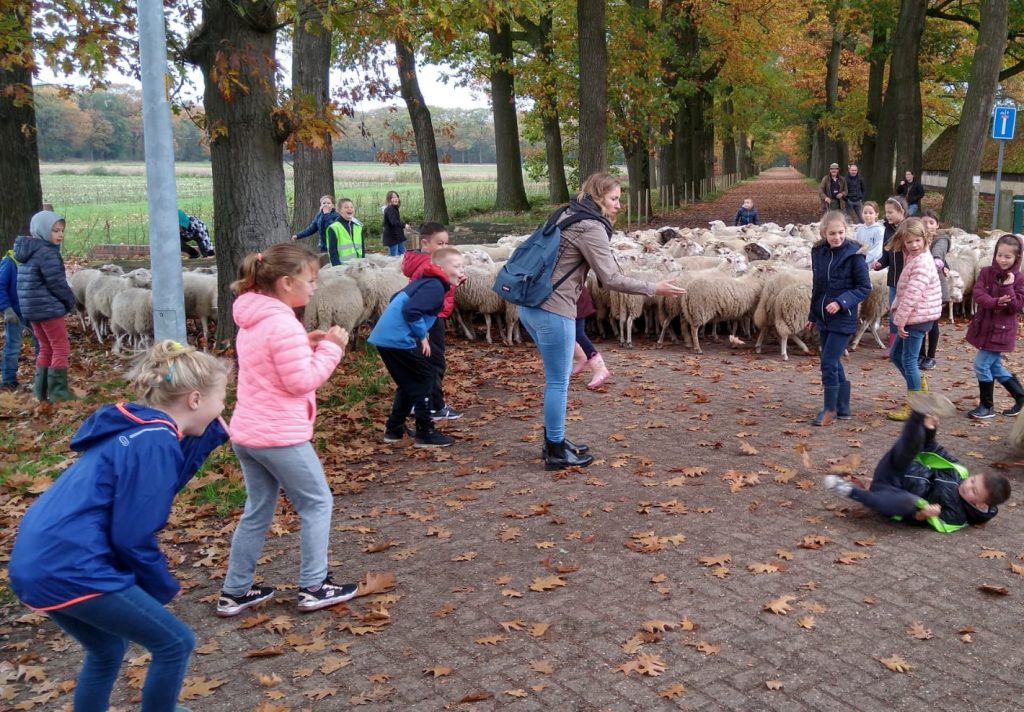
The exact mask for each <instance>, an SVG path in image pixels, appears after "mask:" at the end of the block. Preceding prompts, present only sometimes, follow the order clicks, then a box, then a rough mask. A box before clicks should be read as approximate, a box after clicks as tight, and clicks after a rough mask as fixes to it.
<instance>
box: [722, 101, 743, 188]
mask: <svg viewBox="0 0 1024 712" xmlns="http://www.w3.org/2000/svg"><path fill="white" fill-rule="evenodd" d="M730 91H731V90H730ZM722 114H723V115H724V116H725V117H726V122H725V123H726V127H727V128H726V129H725V130H723V133H724V134H725V135H724V136H723V137H722V173H739V172H740V167H739V163H738V160H737V156H736V135H735V130H734V129H733V124H732V122H733V116H734V112H733V106H732V99H725V100H724V101H722Z"/></svg>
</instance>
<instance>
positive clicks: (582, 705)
mask: <svg viewBox="0 0 1024 712" xmlns="http://www.w3.org/2000/svg"><path fill="white" fill-rule="evenodd" d="M779 180H782V179H779ZM762 181H763V182H764V184H775V179H774V178H773V177H772V176H767V175H763V176H762V177H761V178H759V179H758V181H756V182H755V183H754V184H752V185H751V186H747V187H746V188H747V190H744V189H740V190H739V192H740V193H753V192H754V191H753V188H754V187H756V186H757V185H759V184H761V183H762ZM785 182H786V184H787V185H790V186H793V187H794V189H795V187H796V186H797V185H798V183H797V182H796V181H794V180H792V179H788V178H787V179H785ZM769 192H770V191H769ZM801 193H802V195H801V196H797V197H793V199H792V205H793V207H792V208H791V209H792V211H793V212H791V213H789V215H792V216H794V217H795V216H796V214H797V213H796V211H797V209H798V207H797V206H798V203H799V202H800V200H803V199H804V198H803V196H806V194H807V191H806V190H802V191H801ZM754 194H758V193H754ZM782 197H783V196H781V195H776V198H778V200H776V202H775V205H779V204H780V201H781V199H782ZM798 197H799V198H800V200H798V199H797V198H798ZM723 200H724V199H723ZM786 201H787V202H788V201H789V199H788V198H787V199H786ZM735 202H736V201H735V200H728V205H730V206H732V205H733V204H734V203H735ZM723 205H724V204H723ZM812 206H813V203H812ZM773 209H775V208H773ZM709 214H710V213H703V214H702V217H708V215H709ZM766 218H769V216H766ZM788 219H792V218H787V220H788ZM805 219H806V218H805ZM673 224H679V223H673ZM964 333H965V325H964V324H962V323H958V324H957V325H955V326H950V325H945V324H944V326H943V340H942V343H941V347H940V350H939V366H938V368H937V369H936V370H934V371H931V372H930V373H929V380H930V382H931V385H932V388H933V389H936V390H942V391H943V392H946V393H947V394H949V396H950V397H951V398H953V399H954V401H955V402H956V403H957V405H958V406H959V408H960V410H961V413H963V412H966V410H968V409H969V408H970V407H973V405H974V404H975V398H976V393H975V384H974V378H973V374H972V371H971V359H972V358H973V355H974V352H973V350H972V349H971V348H970V347H969V346H967V345H966V344H965V343H964V341H963V335H964ZM865 343H866V341H865ZM638 344H639V345H638V347H637V348H636V349H633V350H625V349H621V348H619V347H618V346H617V345H614V344H610V343H598V347H599V348H600V349H601V350H602V351H603V352H604V355H605V358H606V360H607V362H608V363H609V364H610V366H611V368H612V370H613V372H614V377H613V379H612V380H611V381H610V382H609V383H608V384H607V386H606V387H605V388H603V389H602V390H601V391H600V392H596V393H593V392H589V391H587V390H586V389H585V388H583V386H582V384H581V383H580V381H579V379H577V380H576V381H574V383H573V385H572V388H571V392H570V400H569V418H568V432H569V435H570V437H571V438H572V439H574V440H576V441H577V442H586V443H589V444H590V446H591V447H592V448H593V451H594V453H595V455H596V457H597V460H596V461H595V462H594V464H593V465H591V466H590V467H589V468H587V469H586V470H584V471H580V472H572V471H567V472H558V473H549V472H545V471H544V470H543V469H542V467H541V463H540V458H539V450H540V447H541V426H542V420H541V396H542V393H541V391H542V381H543V376H542V368H541V364H540V361H539V359H538V357H537V353H536V350H535V349H534V348H533V347H532V346H531V345H529V344H525V345H520V346H516V347H513V348H505V347H501V346H488V345H486V344H485V343H480V342H469V341H465V340H463V339H461V338H454V337H453V338H452V341H451V344H450V347H449V350H450V364H451V370H450V372H449V376H448V378H447V381H446V383H447V390H448V392H449V395H450V398H451V400H452V402H453V403H454V404H455V405H457V406H458V407H460V408H464V409H465V411H466V416H465V417H464V418H463V419H461V420H458V421H453V422H451V423H448V424H446V425H445V429H446V431H448V432H450V433H451V434H453V435H455V436H456V437H457V438H458V442H457V443H456V445H455V446H453V447H451V448H448V449H445V450H441V451H424V450H419V449H415V448H413V447H411V445H410V443H409V442H408V441H406V442H405V443H402V444H400V445H397V446H386V445H383V444H381V443H380V435H381V424H382V423H383V420H384V415H385V412H386V410H387V409H388V407H389V403H388V400H387V398H386V397H384V396H382V397H381V398H379V399H374V400H370V401H368V402H364V403H361V404H359V405H357V406H356V407H353V408H351V409H349V410H347V411H341V409H339V408H338V407H336V406H332V402H336V401H335V391H336V389H340V388H343V387H345V385H346V384H347V383H348V381H347V379H351V378H352V376H351V375H350V374H349V373H348V372H347V371H345V370H344V368H343V369H342V372H340V373H339V374H337V375H336V376H335V377H334V378H333V379H332V382H331V384H330V385H328V386H327V387H325V388H324V389H322V390H321V392H320V405H321V411H320V417H319V419H318V428H317V436H316V442H317V444H318V449H319V451H320V453H321V457H322V458H323V460H324V463H325V469H326V471H327V473H328V476H329V478H330V480H331V484H332V487H333V489H334V492H335V494H336V507H335V512H334V521H333V535H332V545H331V557H332V561H331V566H332V568H333V569H334V571H335V573H336V576H335V578H336V579H338V580H349V579H351V578H355V577H358V576H361V575H363V574H364V573H365V572H367V571H374V572H387V573H390V574H393V575H394V576H395V577H396V579H397V585H396V586H395V587H394V589H393V590H390V591H386V592H382V593H380V594H378V595H373V596H367V597H364V598H357V599H355V600H354V601H353V602H352V603H351V604H350V605H347V606H339V607H336V608H335V609H332V610H330V611H321V612H318V613H314V614H310V615H300V614H298V613H297V611H296V609H295V595H294V589H293V588H292V587H291V586H290V584H291V583H292V582H293V579H294V577H295V575H296V570H297V566H298V538H299V537H298V533H297V532H298V521H297V519H296V517H295V515H294V513H292V512H291V511H290V510H284V511H283V512H282V513H281V514H280V515H279V516H278V518H277V520H276V522H275V528H274V531H273V533H272V535H271V537H270V538H269V539H268V541H267V545H266V548H265V551H264V558H263V560H262V562H261V565H260V573H261V574H262V576H263V577H264V580H265V582H266V583H269V584H272V585H275V586H278V587H280V593H279V595H278V597H277V598H276V600H275V601H274V602H272V603H271V604H269V605H268V606H267V607H266V608H265V609H263V610H261V611H256V612H254V614H253V615H246V616H242V617H240V618H238V619H218V618H217V617H215V615H214V601H215V599H216V594H217V592H218V591H219V588H220V582H221V578H222V576H223V569H224V564H225V557H226V555H227V550H228V546H229V542H230V535H231V532H232V531H233V529H234V517H228V518H227V519H226V520H222V519H220V518H217V517H216V516H214V515H212V513H211V512H209V511H203V510H199V511H196V510H191V509H187V508H180V507H179V508H178V509H177V510H176V512H175V513H174V516H173V518H172V521H171V524H170V526H169V528H168V531H167V532H166V536H165V537H164V540H165V543H166V545H167V547H168V551H169V553H170V556H171V560H172V561H173V562H174V568H175V570H176V573H177V575H178V576H179V577H180V578H181V580H182V582H183V587H184V592H183V594H182V595H181V596H180V597H179V598H178V599H177V600H176V601H175V602H174V603H173V609H174V610H175V611H176V613H177V614H178V615H180V616H181V617H183V618H184V619H185V620H186V621H187V622H188V623H189V625H191V626H192V628H193V629H194V630H195V631H196V632H197V636H198V639H199V645H200V648H199V649H198V650H197V654H196V655H195V657H194V658H193V662H192V664H191V667H190V670H189V679H188V681H187V686H186V688H185V690H186V692H185V700H184V702H185V704H188V705H189V706H191V707H192V708H193V709H194V710H196V712H200V711H201V712H250V711H259V712H289V711H296V712H297V711H298V710H313V711H314V712H316V711H319V710H324V711H326V710H337V709H347V708H349V707H350V706H363V705H366V706H371V707H372V708H375V709H386V710H402V711H403V712H404V711H406V710H415V711H419V710H423V711H430V712H433V711H435V710H441V709H471V710H531V711H532V710H581V711H582V710H587V711H591V710H595V711H596V710H615V711H617V712H632V711H633V710H641V709H642V710H669V709H687V710H737V711H745V712H749V711H750V710H780V711H781V710H786V711H802V710H807V711H820V710H850V709H859V710H879V711H880V710H915V709H931V710H950V711H952V710H956V711H957V712H963V711H965V710H986V711H988V710H999V711H1003V710H1013V709H1018V708H1019V699H1018V697H1019V693H1018V690H1019V686H1020V670H1021V668H1022V666H1024V649H1022V646H1021V645H1020V644H1019V640H1018V638H1019V636H1015V635H1013V633H1012V631H1017V630H1019V629H1020V597H1021V596H1022V595H1024V584H1022V579H1021V576H1020V575H1019V574H1018V573H1017V572H1018V570H1019V569H1020V567H1019V566H1017V564H1015V563H1013V562H1015V561H1019V560H1020V559H1021V558H1024V550H1022V546H1021V543H1020V542H1021V541H1022V537H1024V519H1022V517H1021V515H1020V512H1019V508H1018V507H1017V506H1016V502H1015V501H1013V500H1011V502H1010V503H1008V504H1007V505H1006V506H1004V507H1001V508H1000V509H1001V513H1000V515H999V516H998V517H997V518H996V519H995V520H994V521H993V522H992V523H991V524H990V525H989V526H987V527H985V528H981V529H974V528H972V529H968V530H965V531H963V532H960V533H957V534H952V535H939V534H935V533H932V532H930V531H926V530H920V529H916V528H913V527H909V526H905V525H897V524H894V523H892V522H889V521H885V520H883V519H881V518H879V517H876V516H874V515H872V514H870V513H868V512H866V511H865V510H863V509H862V508H861V507H860V506H859V505H856V504H854V503H853V502H851V501H849V500H844V499H840V498H837V497H835V496H833V495H832V494H830V493H828V492H825V491H823V490H822V489H821V485H820V482H821V478H822V476H823V475H824V474H825V473H827V472H830V471H831V472H838V473H843V474H849V475H851V476H852V477H853V478H854V479H855V480H856V481H858V482H860V483H862V484H866V483H867V482H868V481H869V479H870V475H871V472H872V469H873V467H874V464H875V463H876V462H877V460H878V458H879V457H880V456H881V454H882V453H883V452H884V451H885V449H886V448H887V447H888V446H889V444H890V443H891V442H892V440H893V439H894V438H895V437H896V435H897V433H898V431H899V427H900V426H899V425H898V424H896V423H893V422H890V421H888V420H886V419H885V417H884V411H885V410H887V409H889V408H892V407H894V406H896V405H897V404H899V403H900V401H901V399H902V394H903V388H902V385H901V380H900V378H899V377H898V375H897V373H896V371H895V369H894V368H893V367H892V366H891V364H889V363H888V362H887V361H884V360H882V359H880V358H879V351H878V350H877V349H876V348H873V347H872V348H868V347H867V346H865V347H863V348H862V349H861V350H859V351H856V352H853V353H851V354H850V356H849V358H848V359H847V361H846V364H845V365H846V370H847V373H848V375H849V377H850V379H851V381H852V382H853V387H854V395H853V411H854V419H853V420H850V421H839V422H837V423H836V424H834V425H833V426H831V427H829V428H822V429H819V428H814V427H811V426H810V425H809V419H810V418H811V417H812V416H813V415H814V413H815V412H816V411H817V409H818V408H819V407H820V403H821V389H820V386H819V373H818V362H817V359H816V358H814V357H813V356H794V357H793V358H792V360H790V361H789V362H783V361H781V360H780V359H779V357H778V355H777V353H776V352H775V351H774V349H770V350H769V352H768V353H765V354H764V355H761V356H757V355H755V354H753V352H752V351H751V350H750V349H749V348H740V349H732V348H729V347H728V346H727V345H726V344H724V343H718V344H716V343H711V342H708V343H707V344H706V345H705V353H704V354H703V355H702V356H697V355H695V354H693V353H692V352H690V351H688V350H686V349H684V348H683V347H682V346H678V345H676V346H670V347H667V348H665V349H656V348H654V347H653V345H652V344H651V343H649V342H647V341H645V340H643V339H639V340H638ZM1010 365H1011V367H1012V368H1014V369H1015V370H1017V371H1020V370H1021V368H1022V366H1024V364H1022V362H1021V359H1020V358H1019V357H1017V356H1013V357H1011V359H1010ZM83 378H84V376H83ZM1007 404H1008V399H1007V397H1006V396H1005V394H1004V393H1002V392H1000V393H997V406H998V407H1004V406H1006V405H1007ZM1011 425H1012V421H1011V420H1010V419H1008V418H1003V417H997V418H995V419H993V420H990V421H984V422H974V421H969V420H968V419H967V418H965V417H963V416H962V415H961V416H959V417H956V418H953V419H950V420H949V421H948V422H945V423H943V424H942V433H941V439H942V441H943V442H944V443H945V444H946V445H947V447H949V448H950V449H951V450H952V451H953V452H955V453H956V454H957V455H959V456H960V457H961V458H962V459H963V460H964V462H965V463H966V464H967V466H968V467H969V468H970V469H971V470H972V471H975V472H981V471H986V470H991V469H992V468H993V467H999V468H1003V469H1004V470H1006V471H1007V472H1008V473H1009V474H1010V475H1011V478H1012V479H1013V480H1014V484H1015V485H1016V484H1018V483H1019V481H1020V480H1019V475H1018V473H1019V468H1018V466H1017V464H1016V463H1013V464H1012V465H1007V464H1005V463H1006V462H1009V461H1013V460H1015V459H1016V457H1017V455H1016V454H1015V453H1013V452H1012V451H1011V450H1010V449H1009V447H1008V445H1007V443H1006V441H1005V437H1006V435H1007V433H1008V431H1009V429H1010V427H1011ZM1007 468H1008V469H1007ZM1014 567H1016V568H1014ZM982 584H987V585H990V586H993V587H996V590H998V588H999V587H1005V590H1006V592H1007V594H1008V595H998V594H995V595H994V594H990V593H986V592H984V591H982V590H980V589H979V586H981V585H982ZM2 613H3V619H2V622H0V636H2V637H0V646H2V653H0V710H13V709H18V710H66V709H68V707H69V695H68V689H69V683H70V681H71V680H72V678H73V676H74V674H75V672H76V670H77V668H78V666H79V665H80V663H81V659H82V658H81V652H80V650H79V649H78V647H77V646H76V645H74V644H73V643H69V642H68V641H67V640H66V639H65V638H64V637H63V636H61V635H59V633H58V632H57V631H56V630H55V628H54V626H53V625H52V624H51V623H49V622H46V621H45V620H44V619H43V617H42V616H35V615H31V614H28V612H27V611H26V610H25V609H23V608H20V607H17V606H6V607H5V608H3V610H2ZM929 637H930V638H931V640H926V638H929ZM138 654H139V651H138V650H137V649H133V650H132V651H131V652H130V653H129V656H128V657H129V662H128V663H126V665H125V668H124V670H123V675H122V679H121V680H120V681H119V683H118V686H117V689H116V691H115V698H114V701H115V703H116V705H117V706H116V708H114V709H116V710H119V711H120V712H127V710H132V709H137V702H134V701H133V700H135V699H137V695H138V692H137V690H138V686H139V684H140V677H141V673H142V671H143V670H144V661H143V660H141V659H140V658H139V657H138ZM904 663H905V666H904ZM887 665H888V666H889V667H888V668H887ZM891 668H896V669H909V674H904V673H900V672H895V671H893V670H892V669H891ZM472 700H478V701H477V702H472ZM16 705H17V707H15V706H16Z"/></svg>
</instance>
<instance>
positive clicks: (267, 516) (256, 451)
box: [223, 442, 334, 596]
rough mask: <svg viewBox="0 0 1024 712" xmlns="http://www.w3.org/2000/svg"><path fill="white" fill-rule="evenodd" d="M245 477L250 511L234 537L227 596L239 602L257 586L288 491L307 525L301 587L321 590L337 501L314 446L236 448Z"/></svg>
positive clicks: (303, 534)
mask: <svg viewBox="0 0 1024 712" xmlns="http://www.w3.org/2000/svg"><path fill="white" fill-rule="evenodd" d="M232 447H233V448H234V449H235V454H236V455H238V462H239V463H240V464H241V466H242V475H243V476H244V477H245V511H244V512H242V518H241V519H239V520H238V527H237V528H236V529H235V534H234V536H233V537H231V555H230V557H229V558H228V572H227V574H226V575H225V576H224V587H223V588H224V593H227V594H228V595H232V596H238V595H241V594H243V593H245V592H246V591H248V590H249V588H250V587H251V586H252V583H253V577H254V576H255V574H256V560H257V559H259V558H260V552H262V551H263V543H264V541H266V538H267V530H268V529H270V525H271V523H272V522H273V521H274V513H275V512H276V511H277V497H278V491H279V490H282V489H283V490H284V493H285V494H286V495H287V496H288V499H289V500H290V501H291V503H292V506H293V507H295V511H296V512H298V513H299V518H300V519H301V520H302V526H301V531H300V534H299V552H300V557H301V563H300V565H299V586H300V587H301V588H308V587H310V586H319V585H320V584H321V583H323V580H324V579H325V578H326V577H327V543H328V539H329V538H330V535H331V509H332V508H333V506H334V497H333V496H332V495H331V488H330V487H329V486H328V484H327V478H326V477H325V476H324V468H323V465H321V464H320V459H319V458H318V457H317V456H316V452H315V451H314V450H313V445H312V444H311V443H308V442H305V443H299V444H297V445H288V446H285V447H246V446H244V445H239V444H238V443H234V444H232Z"/></svg>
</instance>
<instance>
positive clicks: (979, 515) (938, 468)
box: [825, 393, 1010, 534]
mask: <svg viewBox="0 0 1024 712" xmlns="http://www.w3.org/2000/svg"><path fill="white" fill-rule="evenodd" d="M910 407H911V409H912V411H911V414H910V418H908V419H907V422H906V425H904V426H903V432H901V433H900V437H899V439H897V440H896V443H895V444H894V445H893V446H892V448H891V449H890V450H889V452H887V453H886V454H885V455H884V456H883V457H882V459H881V460H880V461H879V463H878V466H877V467H875V474H874V476H873V477H872V478H871V486H870V488H869V489H866V490H864V489H861V488H860V487H855V486H853V485H852V484H850V483H849V482H847V481H845V480H843V479H842V478H840V477H836V476H835V475H826V476H825V487H827V488H828V489H830V490H832V491H833V492H836V493H837V494H840V495H843V496H845V497H849V498H851V499H854V500H856V501H858V502H860V503H861V504H863V505H865V506H867V507H870V508H871V509H874V510H875V511H877V512H878V513H879V514H882V515H883V516H886V517H892V518H893V519H895V520H897V521H902V520H904V519H907V520H909V521H911V522H922V523H926V524H928V525H930V526H931V527H932V528H933V529H935V531H937V532H941V533H943V534H946V533H949V532H955V531H958V530H960V529H963V528H964V527H966V526H967V525H968V524H984V523H985V522H987V521H988V520H990V519H992V518H993V517H994V516H996V514H998V511H999V510H998V505H1000V504H1002V503H1003V502H1005V501H1006V500H1007V499H1009V497H1010V482H1009V480H1007V479H1006V477H1004V476H1003V475H998V474H994V473H989V474H984V475H971V474H969V473H968V472H967V468H966V467H964V465H963V464H962V463H961V462H959V461H958V460H957V459H956V458H955V457H953V455H951V454H950V453H949V452H948V451H947V450H946V449H945V448H944V447H942V446H941V445H939V444H938V443H937V442H935V433H936V429H937V427H938V423H939V417H940V416H949V415H953V414H955V413H956V407H955V406H954V405H953V404H952V403H950V402H949V400H948V399H947V398H945V397H943V396H940V395H938V394H935V393H919V394H917V395H915V396H914V397H913V398H912V399H911V402H910Z"/></svg>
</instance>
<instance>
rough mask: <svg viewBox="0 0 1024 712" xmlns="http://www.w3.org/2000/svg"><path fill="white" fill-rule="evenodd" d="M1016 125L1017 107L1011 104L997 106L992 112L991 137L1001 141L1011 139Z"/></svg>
mask: <svg viewBox="0 0 1024 712" xmlns="http://www.w3.org/2000/svg"><path fill="white" fill-rule="evenodd" d="M1016 125H1017V109H1016V108H1014V107H1012V106H997V107H996V108H995V110H994V111H993V112H992V138H995V139H1000V140H1003V141H1011V140H1013V130H1014V128H1015V127H1016Z"/></svg>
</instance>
